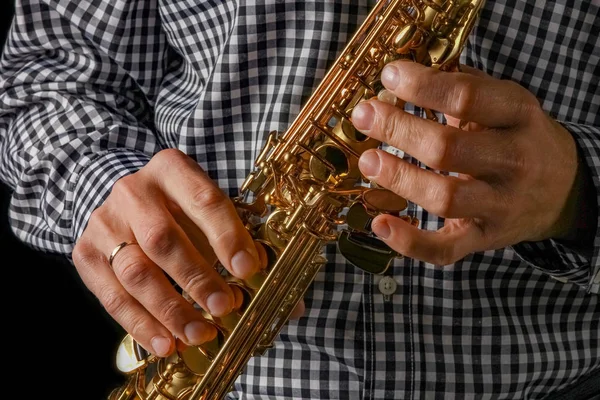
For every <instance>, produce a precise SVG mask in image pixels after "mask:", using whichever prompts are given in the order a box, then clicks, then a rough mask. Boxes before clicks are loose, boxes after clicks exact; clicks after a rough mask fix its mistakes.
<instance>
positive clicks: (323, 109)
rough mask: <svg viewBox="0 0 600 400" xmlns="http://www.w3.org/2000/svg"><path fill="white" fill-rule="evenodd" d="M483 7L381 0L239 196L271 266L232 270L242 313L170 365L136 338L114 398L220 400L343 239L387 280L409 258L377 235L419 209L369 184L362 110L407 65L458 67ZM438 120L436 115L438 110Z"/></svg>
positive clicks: (453, 1)
mask: <svg viewBox="0 0 600 400" xmlns="http://www.w3.org/2000/svg"><path fill="white" fill-rule="evenodd" d="M482 3H483V0H381V1H379V3H378V4H377V5H376V6H375V7H374V9H373V10H372V11H371V12H370V14H369V16H368V17H367V19H366V20H365V22H364V23H363V24H362V25H361V27H360V28H359V29H358V31H357V32H356V33H355V34H354V36H353V37H352V39H351V41H350V42H349V43H348V44H347V46H346V47H345V49H344V50H343V52H342V53H341V55H340V56H339V57H338V59H337V61H336V62H335V64H334V65H333V66H332V67H331V68H330V70H329V71H328V73H327V74H326V76H325V77H324V79H323V81H322V82H321V84H320V85H319V86H318V88H317V89H316V91H315V92H314V94H313V95H312V96H311V97H310V99H309V100H308V102H307V104H306V105H305V106H304V107H303V108H302V110H301V112H300V114H299V115H298V116H297V118H296V119H295V120H294V122H293V123H292V124H291V126H290V127H289V129H288V130H287V131H286V132H285V133H283V134H281V135H280V134H278V133H277V132H272V133H270V134H269V137H268V140H267V143H266V145H265V146H264V147H263V149H262V151H261V153H260V155H259V156H258V157H257V159H256V161H255V167H256V168H255V170H254V171H253V172H251V173H250V174H249V175H248V177H247V178H246V180H245V182H244V184H243V186H242V187H241V191H240V196H239V197H238V198H236V199H234V201H235V203H236V206H237V207H238V209H239V210H241V216H242V219H243V221H244V222H245V224H246V227H247V229H248V230H249V232H250V233H251V235H252V236H253V237H254V239H255V240H256V241H258V242H260V243H261V244H262V245H263V246H264V248H265V249H266V250H267V253H268V255H269V257H268V258H269V262H268V266H267V268H266V269H265V270H263V271H261V272H259V273H257V274H255V275H254V276H253V277H251V278H250V279H247V280H243V281H242V280H240V279H237V278H235V277H233V276H231V275H228V274H227V273H226V271H222V273H223V275H224V277H225V279H226V280H227V282H228V283H229V284H230V285H235V286H237V287H239V288H240V289H241V290H242V291H243V293H244V296H245V300H244V302H243V305H242V306H241V308H240V309H238V310H235V311H233V312H232V313H231V314H229V315H227V316H225V317H222V318H216V317H213V316H211V315H209V314H206V313H205V317H206V318H207V320H208V321H210V322H211V323H213V324H214V326H215V327H216V328H217V331H218V335H217V337H216V338H215V339H214V340H213V341H211V342H209V343H206V344H204V345H201V346H192V347H188V348H186V349H185V350H181V351H177V352H175V353H174V354H173V355H171V356H169V357H167V358H158V357H155V356H152V355H149V354H148V353H147V352H145V351H144V349H142V348H141V346H139V345H138V344H137V343H136V342H135V341H134V340H133V339H132V337H131V336H130V335H127V336H125V338H124V339H123V341H122V342H121V345H120V346H119V349H118V351H117V357H116V358H117V367H118V368H119V370H120V371H121V372H122V373H124V374H125V375H127V377H128V379H127V381H126V383H125V384H124V385H123V386H122V387H119V388H116V389H115V390H113V392H112V393H111V394H110V395H109V400H167V399H168V400H220V399H222V398H224V397H225V396H226V394H227V393H228V392H230V391H231V389H232V385H233V383H234V381H235V379H236V378H237V377H238V375H239V374H240V373H241V372H242V371H243V369H244V367H245V365H246V364H247V362H248V360H249V359H250V358H251V357H253V356H256V355H260V354H262V353H263V352H264V351H265V350H266V349H268V348H269V347H271V346H272V344H273V341H274V340H275V339H276V336H277V335H278V334H279V332H280V330H281V328H282V327H283V326H284V325H285V323H286V322H287V320H288V318H289V315H290V313H291V312H292V310H293V309H294V307H295V306H296V304H297V303H298V302H299V301H300V300H301V299H302V297H303V296H304V293H305V291H306V290H307V288H308V287H309V286H310V284H311V282H312V281H313V279H314V277H315V275H316V273H317V272H318V270H319V269H320V267H321V266H322V265H323V264H324V263H325V262H326V260H325V258H324V257H323V256H322V255H321V254H320V252H321V250H322V248H323V247H324V245H325V244H327V243H330V242H333V241H337V244H338V248H339V250H340V252H341V253H342V254H343V255H344V256H345V257H346V258H347V259H348V260H349V261H350V262H351V263H353V264H355V265H357V266H358V267H360V268H362V269H364V270H366V271H368V272H371V273H383V272H385V270H386V269H387V268H388V266H389V265H390V264H391V261H392V260H393V259H394V258H396V257H401V255H400V254H398V253H396V252H394V251H393V250H392V249H390V248H389V247H387V246H386V245H385V244H384V243H383V242H381V241H379V240H378V239H377V238H376V237H375V236H374V235H373V234H372V232H371V231H370V223H371V221H372V219H373V218H374V217H375V216H376V215H378V214H380V213H391V214H394V215H397V216H400V217H401V218H404V219H405V220H407V221H408V222H410V223H414V224H418V221H416V219H415V218H412V217H410V216H408V215H405V214H404V215H403V214H402V212H403V211H404V210H405V209H406V206H407V201H406V200H405V199H403V198H401V197H399V196H397V195H395V194H393V193H392V192H390V191H388V190H386V189H384V188H380V187H377V186H376V185H374V184H369V182H368V181H366V180H365V178H364V177H363V176H362V175H361V173H360V171H359V169H358V159H359V157H360V155H361V154H362V153H363V152H364V151H366V150H368V149H372V148H376V147H378V146H379V145H380V144H381V143H380V142H378V141H376V140H375V139H372V138H369V137H367V136H365V135H363V134H361V133H360V132H358V131H357V130H356V129H355V128H354V127H353V125H352V123H351V121H350V114H351V112H352V108H353V107H354V106H355V105H356V104H357V103H358V102H360V101H362V100H364V99H369V98H373V97H375V96H378V97H380V98H382V99H387V101H389V95H390V94H389V93H386V91H385V90H384V88H383V86H382V85H381V82H380V80H379V76H380V73H381V70H382V69H383V67H384V66H385V64H387V63H388V62H390V61H394V60H398V59H406V60H410V61H413V62H418V63H421V64H424V65H428V66H432V67H435V68H439V69H442V70H447V71H454V70H458V56H459V55H460V53H461V51H462V49H463V47H464V44H465V42H466V39H467V36H468V34H469V32H470V31H471V29H472V27H473V25H474V22H475V20H476V17H477V15H478V12H479V10H480V8H481V6H482ZM426 115H427V116H428V117H429V118H432V119H435V114H434V113H433V112H431V111H430V110H427V114H426Z"/></svg>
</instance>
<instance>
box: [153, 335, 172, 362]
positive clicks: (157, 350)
mask: <svg viewBox="0 0 600 400" xmlns="http://www.w3.org/2000/svg"><path fill="white" fill-rule="evenodd" d="M150 345H151V347H152V352H153V353H154V354H155V355H157V356H158V357H167V356H168V355H170V354H171V353H172V352H173V340H172V338H169V337H166V336H162V335H156V336H154V337H153V338H152V340H151V341H150Z"/></svg>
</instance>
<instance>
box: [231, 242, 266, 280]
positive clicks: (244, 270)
mask: <svg viewBox="0 0 600 400" xmlns="http://www.w3.org/2000/svg"><path fill="white" fill-rule="evenodd" d="M258 265H259V256H258V252H257V250H256V246H252V247H251V248H248V249H244V250H240V251H238V252H237V253H236V254H235V255H234V256H233V257H232V258H231V269H232V270H233V273H234V274H235V275H236V276H237V277H238V278H241V279H244V278H248V277H250V276H251V275H252V274H254V273H255V272H256V271H257V270H258Z"/></svg>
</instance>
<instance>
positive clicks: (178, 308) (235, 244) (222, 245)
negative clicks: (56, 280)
mask: <svg viewBox="0 0 600 400" xmlns="http://www.w3.org/2000/svg"><path fill="white" fill-rule="evenodd" d="M126 241H127V242H128V241H134V242H136V243H137V244H136V245H130V246H126V247H124V248H122V250H120V251H119V252H118V254H117V255H116V256H115V258H114V261H113V263H112V268H111V267H110V266H109V262H108V256H109V255H110V254H111V252H112V250H113V249H114V248H115V246H117V245H118V244H119V243H121V242H126ZM266 258H267V257H266V253H265V250H264V248H262V247H261V246H260V245H256V244H255V242H253V240H252V238H251V236H250V234H249V233H248V231H247V230H246V228H245V227H244V225H243V224H242V222H241V220H240V219H239V217H238V214H237V211H236V209H235V207H234V205H233V203H232V202H231V201H230V199H229V198H227V197H226V196H225V195H224V193H223V192H222V191H221V190H220V189H219V188H218V187H217V186H216V185H215V184H214V183H213V182H212V181H211V180H210V179H209V177H208V176H207V175H206V174H205V173H204V171H202V170H201V168H200V167H199V166H198V165H197V164H196V163H195V162H194V161H193V160H192V159H191V158H189V157H187V156H186V155H184V154H183V153H181V152H179V151H178V150H173V149H169V150H163V151H161V152H160V153H158V154H157V155H156V156H154V158H153V159H152V160H151V161H150V162H149V163H148V165H146V166H145V167H144V168H142V169H140V170H139V171H138V172H137V173H134V174H132V175H129V176H127V177H124V178H122V179H120V180H119V181H118V182H117V183H116V184H115V186H114V187H113V189H112V191H111V194H110V195H109V196H108V198H107V199H106V201H105V202H104V204H103V205H102V206H101V207H99V208H98V209H96V210H95V211H94V212H93V213H92V216H91V217H90V220H89V222H88V225H87V227H86V229H85V231H84V233H83V235H82V236H81V238H80V240H79V241H78V242H77V245H76V246H75V249H74V251H73V260H74V264H75V267H76V268H77V270H78V273H79V275H80V276H81V278H82V280H83V282H84V283H85V284H86V286H87V287H88V288H89V289H90V290H91V291H92V292H93V293H94V294H95V295H96V297H98V299H99V300H100V302H101V303H102V305H103V306H104V307H105V309H106V310H107V312H108V313H109V314H110V315H111V316H112V317H113V318H114V319H115V320H116V321H117V322H118V323H119V324H120V325H121V326H122V327H123V328H124V329H125V330H126V331H127V332H129V333H130V334H131V335H132V336H133V338H134V339H135V340H136V341H137V342H138V343H140V344H141V345H142V346H143V347H144V348H145V349H147V350H148V351H150V352H152V353H154V354H155V355H158V356H161V357H164V356H166V355H168V354H170V353H172V352H173V351H174V349H175V344H176V342H175V337H176V338H177V339H179V342H178V343H183V344H187V345H198V344H202V343H204V342H206V341H208V340H210V339H212V338H214V336H215V335H216V329H215V327H214V326H213V325H211V324H210V323H209V322H207V321H206V320H205V318H204V317H203V315H202V313H201V312H200V310H198V309H196V308H195V307H193V305H192V304H190V302H188V301H187V300H186V299H185V298H184V297H183V296H182V295H180V294H179V293H178V292H177V290H176V289H175V287H174V286H173V284H172V282H171V281H170V280H169V278H171V280H172V281H174V282H175V283H177V284H178V286H180V287H181V288H182V289H183V290H184V291H185V292H186V293H187V294H189V295H190V297H191V298H192V299H193V300H194V301H195V302H196V303H198V304H199V305H200V306H201V307H202V308H203V309H204V310H206V311H207V312H208V313H209V314H211V315H214V316H223V315H226V314H228V313H230V312H231V311H232V310H233V309H234V308H236V307H239V306H240V305H241V303H242V299H243V296H242V293H241V291H240V289H237V288H235V287H234V286H230V285H228V284H227V283H226V282H225V280H224V279H223V278H222V276H221V275H220V274H219V273H218V272H217V271H216V270H215V269H214V268H213V265H214V264H215V262H216V261H217V260H219V261H220V262H221V263H222V265H223V266H224V267H225V268H226V269H227V270H228V271H229V272H231V274H232V275H234V276H236V277H238V278H247V277H249V276H251V275H252V274H253V273H255V272H257V271H258V270H259V269H260V268H261V267H265V266H266V262H267V261H266ZM168 277H169V278H168ZM302 306H303V305H302V304H301V305H299V307H298V308H297V310H296V312H295V313H294V316H296V317H297V316H298V315H299V314H300V313H301V312H302ZM174 336H175V337H174Z"/></svg>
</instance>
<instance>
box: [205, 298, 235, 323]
mask: <svg viewBox="0 0 600 400" xmlns="http://www.w3.org/2000/svg"><path fill="white" fill-rule="evenodd" d="M206 307H208V311H209V312H210V314H211V315H214V316H215V317H222V316H223V315H227V314H229V313H230V312H231V308H232V305H231V298H230V297H229V295H228V294H227V293H224V292H215V293H213V294H211V295H210V296H208V299H206Z"/></svg>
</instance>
